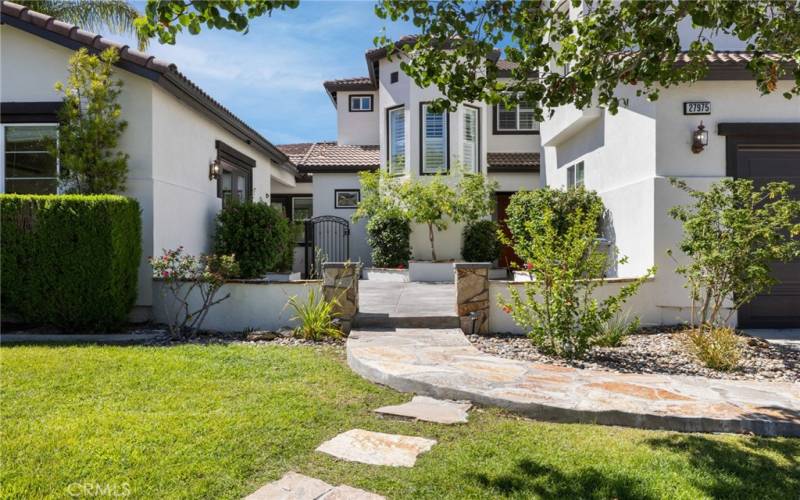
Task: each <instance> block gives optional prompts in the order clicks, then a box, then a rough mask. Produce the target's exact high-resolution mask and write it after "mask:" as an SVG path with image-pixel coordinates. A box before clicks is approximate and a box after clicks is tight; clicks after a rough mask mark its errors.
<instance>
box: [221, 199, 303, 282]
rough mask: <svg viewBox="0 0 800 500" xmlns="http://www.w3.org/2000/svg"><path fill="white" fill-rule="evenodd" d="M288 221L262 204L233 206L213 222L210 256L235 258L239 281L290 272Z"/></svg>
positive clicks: (291, 232)
mask: <svg viewBox="0 0 800 500" xmlns="http://www.w3.org/2000/svg"><path fill="white" fill-rule="evenodd" d="M290 224H291V223H290V222H289V220H288V219H287V218H286V217H284V216H283V215H282V214H281V213H280V212H278V211H277V210H276V209H274V208H272V207H271V206H269V204H267V203H264V202H246V203H236V204H233V205H231V206H229V207H226V208H225V209H223V210H222V211H221V212H220V213H219V214H218V215H217V219H216V231H215V232H214V253H216V254H218V255H230V254H234V255H235V256H236V262H238V263H239V269H240V272H239V276H238V277H239V278H261V277H263V276H264V275H265V274H266V273H268V272H275V271H288V270H290V269H291V268H292V260H293V252H294V245H295V241H294V234H295V231H294V230H293V228H292V227H291V225H290Z"/></svg>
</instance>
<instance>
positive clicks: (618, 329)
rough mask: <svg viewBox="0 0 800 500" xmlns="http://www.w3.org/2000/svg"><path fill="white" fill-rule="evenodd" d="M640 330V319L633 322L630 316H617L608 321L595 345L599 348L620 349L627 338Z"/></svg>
mask: <svg viewBox="0 0 800 500" xmlns="http://www.w3.org/2000/svg"><path fill="white" fill-rule="evenodd" d="M638 329H639V318H634V319H633V320H632V321H631V320H629V319H628V314H627V313H625V314H617V315H616V316H614V317H613V318H611V319H610V320H608V321H606V323H605V325H604V327H603V331H602V333H601V334H600V336H599V337H597V340H596V342H595V343H594V345H596V346H598V347H619V346H621V345H622V342H623V341H624V340H625V338H626V337H627V336H629V335H631V334H632V333H635V332H636V330H638Z"/></svg>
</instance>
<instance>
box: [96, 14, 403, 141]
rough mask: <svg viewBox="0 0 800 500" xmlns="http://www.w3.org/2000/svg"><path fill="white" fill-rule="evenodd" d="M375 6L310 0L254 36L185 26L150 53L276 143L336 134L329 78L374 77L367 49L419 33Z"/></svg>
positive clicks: (266, 22)
mask: <svg viewBox="0 0 800 500" xmlns="http://www.w3.org/2000/svg"><path fill="white" fill-rule="evenodd" d="M139 7H140V10H141V6H139ZM373 8H374V3H373V2H344V1H326V2H320V1H317V2H311V1H305V0H303V1H301V2H300V6H299V7H298V8H297V9H294V10H288V11H282V12H276V13H274V14H273V16H272V17H262V18H258V19H255V20H253V22H252V24H251V28H250V32H249V33H247V34H241V33H236V32H231V31H219V30H204V31H202V32H201V33H200V34H199V35H190V34H189V33H188V32H184V33H183V34H182V35H180V36H179V37H178V40H177V42H176V44H175V45H174V46H169V45H161V44H159V43H158V42H157V41H152V42H151V45H150V48H149V49H148V52H149V53H151V54H154V55H156V56H158V57H160V58H163V59H165V60H167V61H169V62H172V63H175V64H177V65H178V69H179V70H180V71H181V72H183V73H184V74H185V75H186V76H188V77H189V78H190V79H191V80H192V81H194V82H195V83H197V84H198V85H199V86H200V87H201V88H203V90H205V91H206V92H208V93H209V94H210V95H211V96H212V97H214V98H215V99H217V100H218V101H220V102H221V103H222V104H223V105H225V106H227V107H228V108H229V109H230V110H231V111H233V113H235V114H236V115H237V116H239V117H240V118H241V119H242V120H244V121H245V122H247V123H248V124H249V125H250V126H252V127H253V128H255V129H256V130H258V131H259V132H260V133H261V134H262V135H264V136H265V137H266V138H267V139H268V140H269V141H271V142H272V143H274V144H284V143H292V142H306V141H319V140H335V139H336V112H335V109H334V108H333V105H332V104H331V101H330V99H328V96H327V94H326V93H325V89H323V87H322V82H323V81H325V80H330V79H335V78H347V77H354V76H363V75H366V74H367V66H366V63H365V61H364V51H365V50H367V49H369V48H372V47H373V38H374V37H375V36H376V35H378V34H380V33H381V29H382V28H383V27H384V26H386V28H387V33H388V34H389V35H390V36H392V37H399V36H402V35H403V34H407V33H413V32H414V29H413V26H411V25H410V24H402V23H391V21H389V22H385V21H383V20H381V19H379V18H378V17H377V16H376V15H375V13H374V10H373ZM109 38H119V37H115V36H113V35H111V36H109ZM126 43H130V44H131V45H134V46H135V44H133V42H132V41H126Z"/></svg>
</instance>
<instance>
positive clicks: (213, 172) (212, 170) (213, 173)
mask: <svg viewBox="0 0 800 500" xmlns="http://www.w3.org/2000/svg"><path fill="white" fill-rule="evenodd" d="M220 171H221V167H220V165H219V160H213V161H212V162H211V163H210V164H209V165H208V180H210V181H213V180H215V179H219V175H220Z"/></svg>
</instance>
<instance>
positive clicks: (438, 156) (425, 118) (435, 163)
mask: <svg viewBox="0 0 800 500" xmlns="http://www.w3.org/2000/svg"><path fill="white" fill-rule="evenodd" d="M446 171H447V113H446V112H444V113H435V112H433V111H432V110H431V109H430V106H429V105H427V104H423V105H422V173H423V174H435V173H438V172H446Z"/></svg>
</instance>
